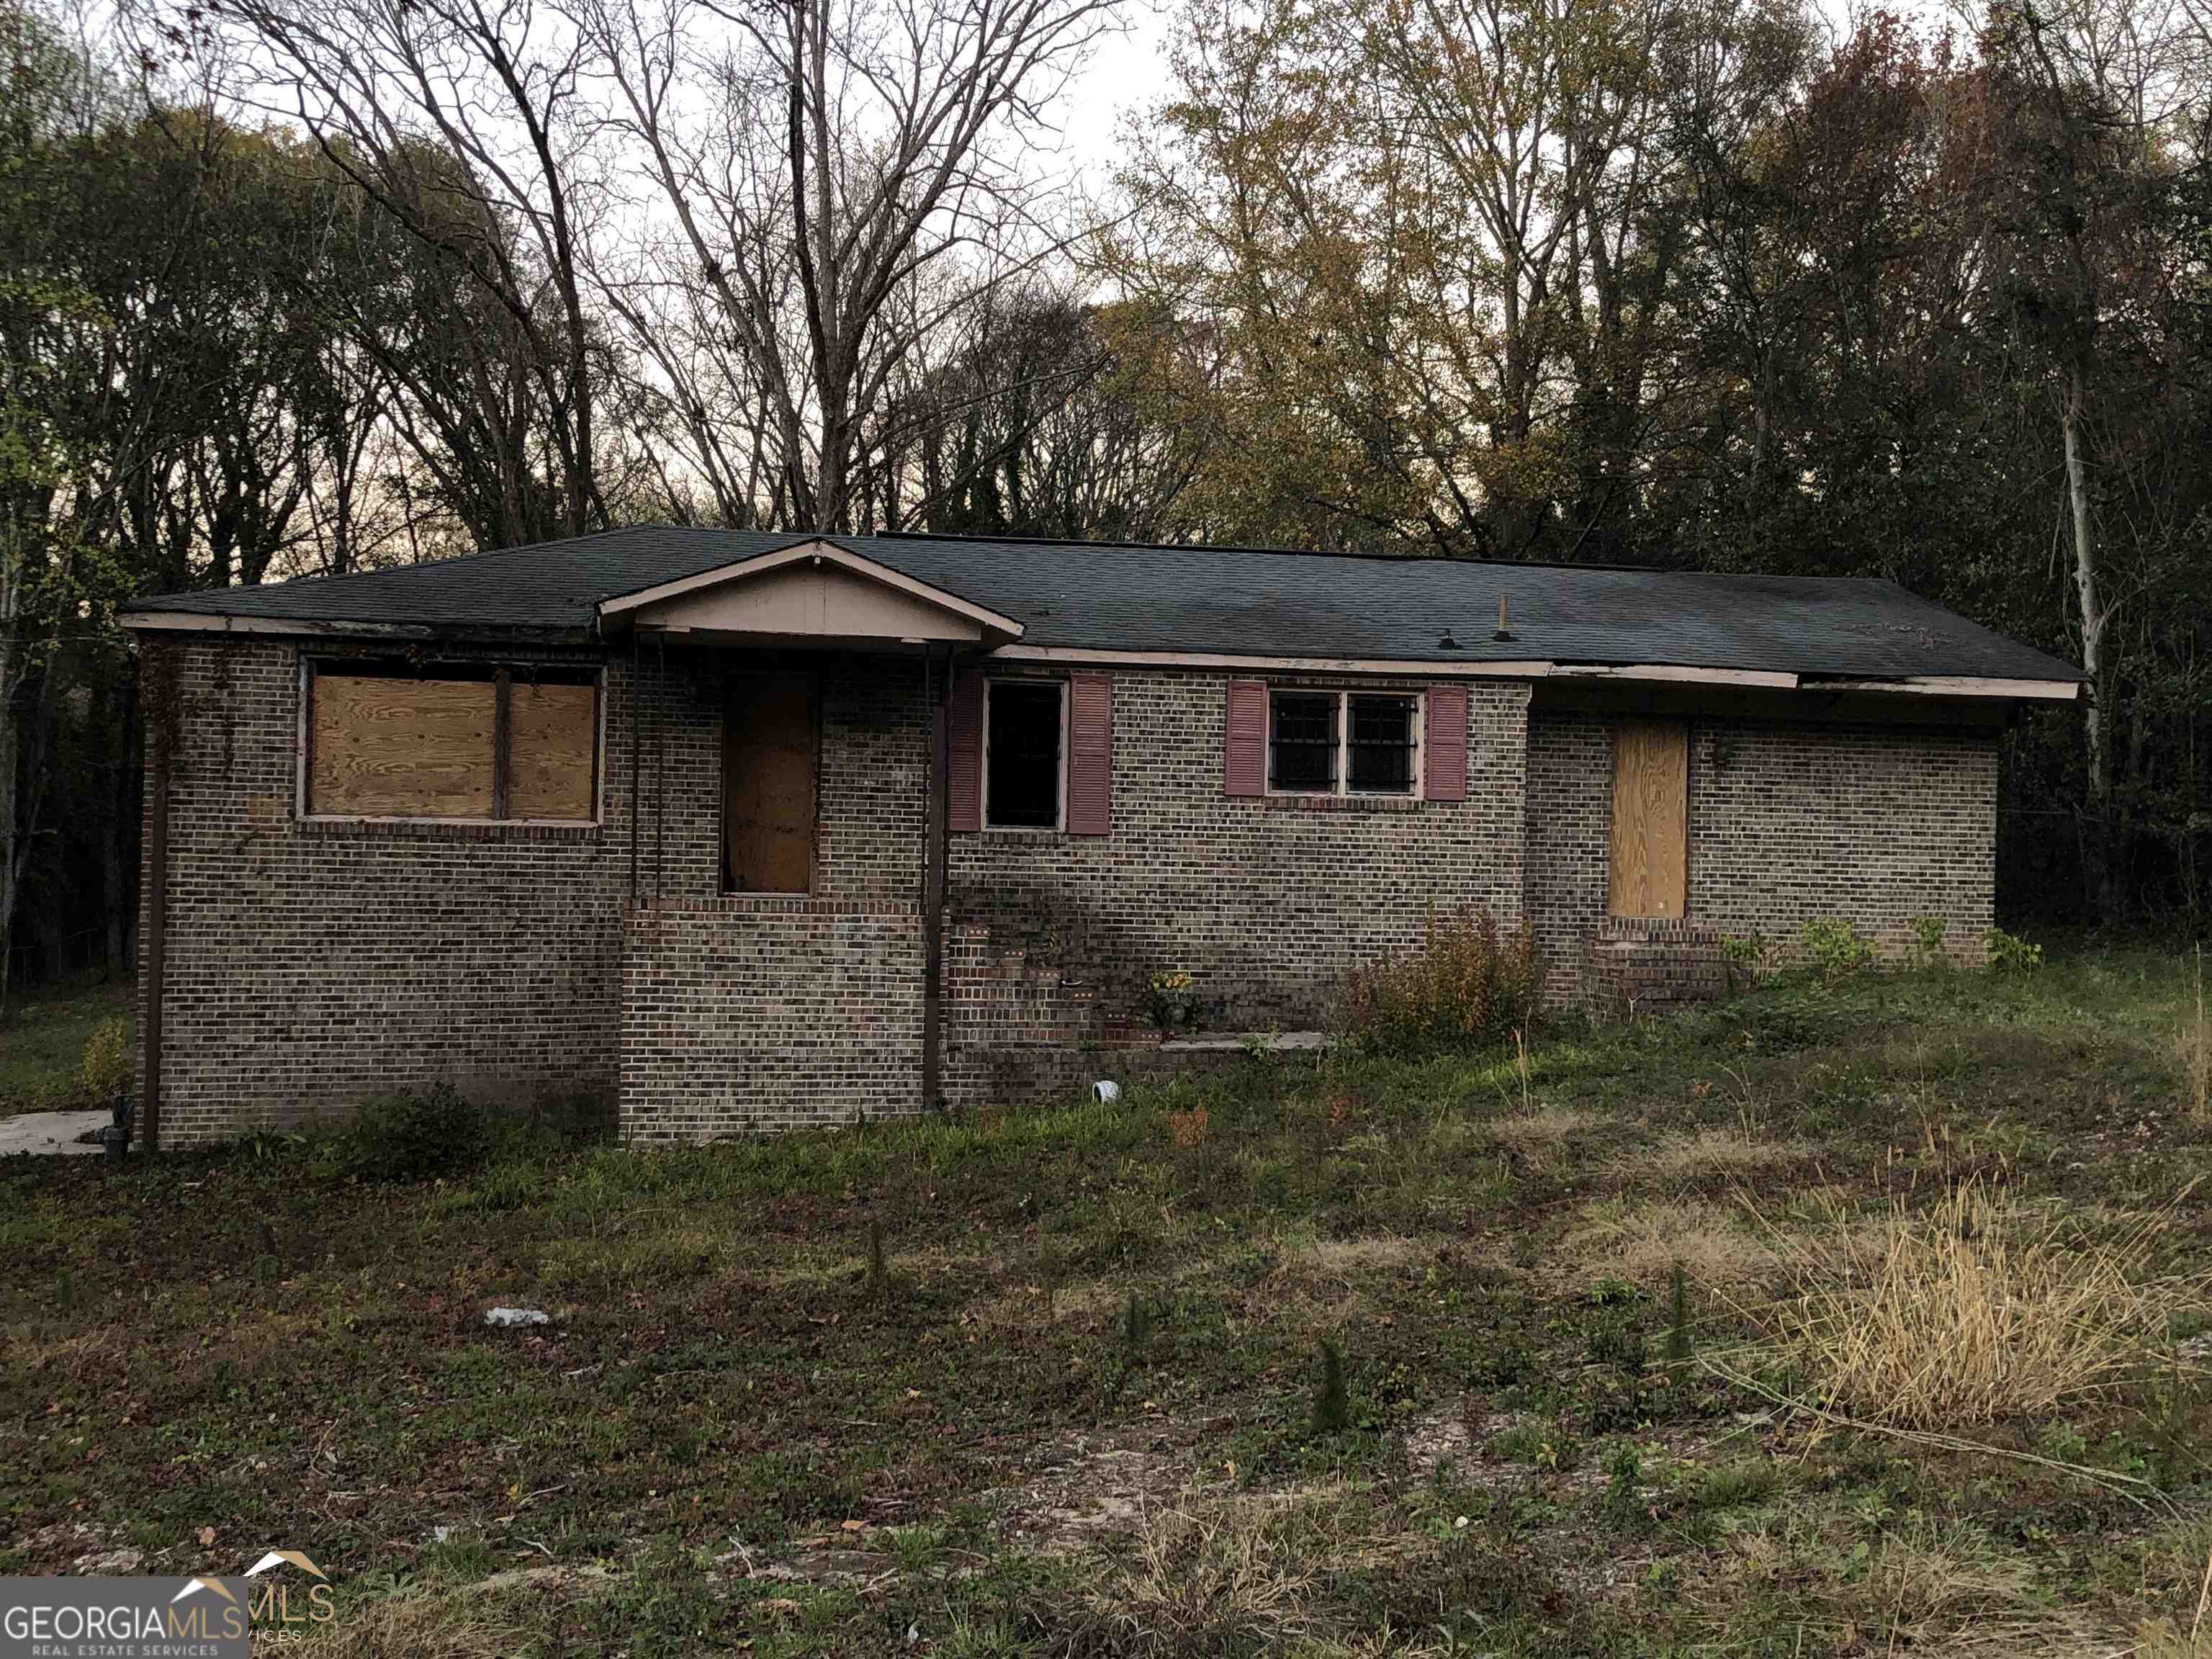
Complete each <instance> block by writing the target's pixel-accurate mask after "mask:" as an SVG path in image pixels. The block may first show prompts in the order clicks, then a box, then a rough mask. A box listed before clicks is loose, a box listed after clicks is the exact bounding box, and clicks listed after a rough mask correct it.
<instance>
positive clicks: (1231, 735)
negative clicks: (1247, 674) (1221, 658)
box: [1221, 680, 1267, 795]
mask: <svg viewBox="0 0 2212 1659" xmlns="http://www.w3.org/2000/svg"><path fill="white" fill-rule="evenodd" d="M1223 748H1224V750H1225V758H1224V760H1223V763H1222V781H1221V787H1222V788H1223V789H1224V790H1225V792H1226V793H1230V794H1232V795H1264V794H1266V793H1267V683H1266V682H1265V681H1263V680H1231V681H1230V682H1229V720H1228V725H1227V726H1226V728H1225V741H1224V744H1223Z"/></svg>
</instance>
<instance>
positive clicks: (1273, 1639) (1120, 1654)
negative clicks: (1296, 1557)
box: [1070, 1505, 1311, 1659]
mask: <svg viewBox="0 0 2212 1659" xmlns="http://www.w3.org/2000/svg"><path fill="white" fill-rule="evenodd" d="M1310 1588H1311V1585H1310V1581H1309V1579H1308V1577H1307V1575H1306V1574H1305V1573H1304V1571H1301V1570H1299V1569H1298V1568H1297V1566H1296V1565H1293V1563H1292V1560H1291V1555H1290V1553H1289V1552H1288V1551H1286V1550H1285V1548H1284V1547H1283V1546H1282V1543H1281V1541H1279V1540H1278V1539H1277V1538H1275V1537H1273V1535H1271V1534H1270V1533H1269V1531H1268V1530H1267V1528H1266V1527H1265V1525H1264V1524H1262V1522H1261V1518H1260V1517H1259V1516H1256V1515H1255V1514H1252V1513H1248V1512H1244V1511H1241V1510H1238V1509H1237V1507H1236V1506H1234V1505H1231V1506H1230V1507H1229V1508H1227V1509H1225V1510H1223V1511H1221V1512H1219V1513H1217V1514H1211V1515H1197V1514H1192V1513H1188V1512H1185V1511H1182V1510H1168V1511H1166V1512H1164V1513H1161V1514H1156V1515H1154V1516H1151V1517H1150V1518H1149V1519H1148V1521H1147V1522H1146V1526H1145V1528H1144V1530H1143V1531H1142V1533H1141V1534H1139V1537H1138V1540H1137V1551H1136V1559H1134V1560H1133V1561H1131V1562H1129V1563H1127V1565H1124V1566H1123V1567H1121V1570H1120V1571H1117V1572H1115V1573H1114V1574H1112V1575H1110V1576H1109V1577H1108V1578H1107V1579H1106V1580H1105V1581H1104V1582H1102V1583H1098V1584H1097V1585H1096V1586H1094V1587H1093V1588H1092V1589H1091V1592H1090V1594H1089V1596H1088V1598H1087V1601H1086V1612H1087V1613H1088V1615H1089V1617H1088V1619H1087V1620H1085V1623H1084V1626H1083V1627H1082V1629H1081V1630H1080V1631H1079V1632H1078V1633H1077V1635H1076V1638H1075V1639H1074V1640H1073V1642H1071V1644H1070V1646H1071V1648H1072V1649H1073V1650H1074V1651H1077V1652H1080V1653H1084V1654H1086V1655H1088V1654H1092V1653H1097V1654H1102V1655H1103V1654H1106V1653H1111V1654H1113V1655H1115V1659H1155V1656H1158V1659H1164V1656H1171V1655H1172V1656H1182V1655H1186V1654H1212V1653H1246V1652H1261V1651H1270V1652H1272V1651H1274V1650H1278V1649H1279V1647H1280V1646H1281V1645H1282V1644H1285V1643H1287V1642H1290V1641H1292V1640H1294V1639H1295V1638H1297V1637H1298V1636H1299V1635H1300V1634H1302V1633H1303V1632H1304V1628H1305V1606H1304V1601H1305V1597H1306V1595H1307V1594H1308V1592H1309V1590H1310Z"/></svg>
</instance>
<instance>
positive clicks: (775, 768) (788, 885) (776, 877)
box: [722, 673, 821, 893]
mask: <svg viewBox="0 0 2212 1659" xmlns="http://www.w3.org/2000/svg"><path fill="white" fill-rule="evenodd" d="M818 708H819V703H818V700H817V691H816V686H815V682H814V677H813V676H812V675H811V674H803V673H778V674H732V676H731V677H730V696H729V708H728V711H727V713H726V714H725V716H724V719H723V723H722V884H723V885H724V886H725V887H726V888H727V889H728V890H730V891H731V892H733V893H806V892H811V891H812V890H813V886H814V820H815V812H816V797H817V769H818V758H817V757H818V756H819V753H820V744H821V739H820V735H819V732H820V721H819V716H818V713H817V710H818Z"/></svg>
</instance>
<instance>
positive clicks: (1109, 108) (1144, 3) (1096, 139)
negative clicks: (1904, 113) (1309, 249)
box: [1061, 0, 1949, 187]
mask: <svg viewBox="0 0 2212 1659" xmlns="http://www.w3.org/2000/svg"><path fill="white" fill-rule="evenodd" d="M1819 3H1820V10H1821V11H1822V12H1823V13H1824V14H1825V15H1826V17H1827V19H1828V25H1829V27H1831V28H1832V29H1833V30H1835V31H1836V32H1837V33H1838V34H1839V35H1840V34H1844V33H1849V32H1850V22H1851V18H1852V16H1853V15H1854V14H1855V13H1857V12H1861V11H1864V10H1867V9H1869V7H1868V6H1867V4H1865V3H1864V0H1860V3H1858V4H1856V5H1855V4H1854V3H1852V0H1819ZM1885 9H1888V10H1891V11H1894V12H1896V13H1897V14H1898V15H1900V16H1902V17H1905V18H1908V19H1911V20H1912V21H1915V22H1917V23H1918V24H1920V25H1921V27H1940V26H1941V25H1942V22H1943V21H1944V19H1945V18H1946V17H1947V16H1948V15H1949V12H1948V7H1947V5H1946V4H1945V0H1887V6H1886V8H1885ZM1174 13H1175V7H1174V5H1173V3H1172V0H1170V3H1166V4H1155V3H1152V0H1125V4H1124V6H1123V9H1122V13H1121V17H1122V21H1123V23H1124V25H1125V30H1124V32H1123V33H1119V34H1115V35H1113V36H1110V37H1109V38H1108V39H1107V40H1103V41H1101V42H1100V43H1099V44H1098V46H1097V48H1096V49H1095V50H1094V51H1093V52H1092V54H1091V62H1090V64H1089V65H1088V67H1087V68H1086V69H1085V71H1084V73H1083V75H1082V76H1080V77H1079V79H1078V80H1077V81H1076V82H1075V83H1074V84H1073V86H1072V87H1071V88H1069V90H1068V94H1067V96H1066V99H1065V100H1063V102H1064V107H1063V109H1062V112H1061V119H1062V122H1063V130H1064V131H1065V133H1066V147H1065V153H1066V155H1067V156H1068V157H1069V159H1070V160H1072V161H1075V162H1077V163H1078V164H1079V166H1080V167H1082V169H1083V171H1084V172H1085V174H1086V175H1088V177H1089V179H1090V181H1091V184H1092V185H1093V186H1094V187H1097V186H1102V185H1104V183H1105V182H1106V177H1107V175H1108V173H1110V172H1111V170H1112V168H1113V166H1114V163H1115V160H1116V159H1117V158H1118V157H1119V155H1120V153H1121V147H1120V144H1119V142H1118V139H1119V133H1118V131H1117V129H1118V128H1119V127H1120V125H1121V118H1122V116H1123V114H1124V113H1125V112H1130V111H1140V110H1142V109H1144V108H1145V107H1146V106H1148V105H1150V104H1152V103H1154V102H1156V101H1157V100H1158V99H1159V98H1160V97H1161V96H1162V95H1163V94H1164V93H1165V92H1166V90H1167V84H1168V71H1167V56H1166V52H1167V44H1168V39H1169V36H1170V33H1172V30H1173V19H1174Z"/></svg>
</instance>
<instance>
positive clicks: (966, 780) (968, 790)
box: [945, 668, 983, 831]
mask: <svg viewBox="0 0 2212 1659" xmlns="http://www.w3.org/2000/svg"><path fill="white" fill-rule="evenodd" d="M945 723H946V725H947V726H948V727H949V728H950V729H949V730H948V731H947V732H946V734H945V735H946V738H947V739H948V741H949V742H950V744H951V750H952V764H951V767H950V768H948V769H947V770H946V780H945V781H946V783H947V786H948V787H949V788H950V789H951V800H950V801H949V802H947V803H946V805H947V806H948V807H949V809H950V811H948V813H947V817H948V819H949V821H950V823H951V828H952V829H954V830H956V831H958V830H963V829H981V828H982V827H983V671H982V670H981V669H980V668H963V669H962V670H961V671H959V672H958V673H957V674H955V675H954V676H953V677H952V696H951V702H950V704H949V705H948V706H947V707H946V708H945Z"/></svg>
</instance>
